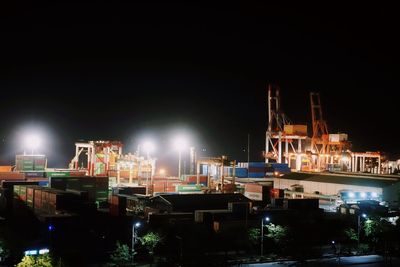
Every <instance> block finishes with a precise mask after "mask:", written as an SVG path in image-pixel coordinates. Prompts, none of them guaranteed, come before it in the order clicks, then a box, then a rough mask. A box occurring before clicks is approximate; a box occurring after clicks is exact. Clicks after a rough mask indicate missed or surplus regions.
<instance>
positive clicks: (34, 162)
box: [15, 155, 47, 172]
mask: <svg viewBox="0 0 400 267" xmlns="http://www.w3.org/2000/svg"><path fill="white" fill-rule="evenodd" d="M15 165H16V168H15V169H16V170H17V171H24V172H25V171H42V172H44V170H45V169H46V165H47V160H46V156H44V155H17V156H16V158H15Z"/></svg>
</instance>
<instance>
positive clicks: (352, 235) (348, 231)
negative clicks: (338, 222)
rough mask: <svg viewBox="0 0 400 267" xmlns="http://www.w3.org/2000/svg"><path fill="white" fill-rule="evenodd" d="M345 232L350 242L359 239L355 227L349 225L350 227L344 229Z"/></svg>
mask: <svg viewBox="0 0 400 267" xmlns="http://www.w3.org/2000/svg"><path fill="white" fill-rule="evenodd" d="M344 234H345V236H346V238H347V240H349V241H350V242H357V241H358V235H357V232H356V230H354V229H353V228H350V227H349V228H346V229H344Z"/></svg>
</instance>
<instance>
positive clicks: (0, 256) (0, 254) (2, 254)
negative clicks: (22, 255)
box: [0, 239, 10, 262]
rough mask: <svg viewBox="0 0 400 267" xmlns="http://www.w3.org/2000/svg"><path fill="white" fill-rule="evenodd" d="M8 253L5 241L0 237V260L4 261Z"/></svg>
mask: <svg viewBox="0 0 400 267" xmlns="http://www.w3.org/2000/svg"><path fill="white" fill-rule="evenodd" d="M9 254H10V252H9V251H8V249H7V248H6V245H5V242H4V241H3V240H1V239H0V262H2V261H4V260H5V259H6V258H7V257H8V256H9Z"/></svg>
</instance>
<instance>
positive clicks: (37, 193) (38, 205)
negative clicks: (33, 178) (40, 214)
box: [33, 187, 43, 210]
mask: <svg viewBox="0 0 400 267" xmlns="http://www.w3.org/2000/svg"><path fill="white" fill-rule="evenodd" d="M42 196H43V189H42V188H40V187H38V188H36V189H35V190H34V192H33V199H34V200H33V207H34V209H35V210H41V209H42V208H43V202H42Z"/></svg>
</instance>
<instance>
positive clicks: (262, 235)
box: [260, 217, 270, 257]
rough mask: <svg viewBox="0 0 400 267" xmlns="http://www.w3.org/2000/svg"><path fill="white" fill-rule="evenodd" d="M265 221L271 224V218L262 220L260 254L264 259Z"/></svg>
mask: <svg viewBox="0 0 400 267" xmlns="http://www.w3.org/2000/svg"><path fill="white" fill-rule="evenodd" d="M264 220H265V221H266V222H267V223H269V221H270V218H269V217H265V218H262V219H261V252H260V256H261V257H262V256H263V254H264Z"/></svg>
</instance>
